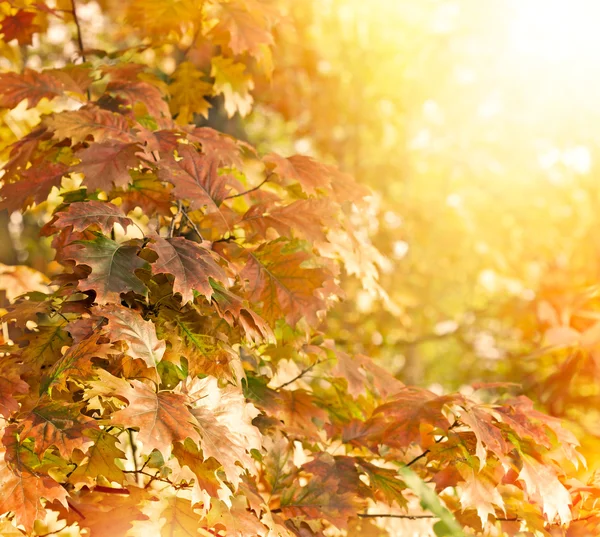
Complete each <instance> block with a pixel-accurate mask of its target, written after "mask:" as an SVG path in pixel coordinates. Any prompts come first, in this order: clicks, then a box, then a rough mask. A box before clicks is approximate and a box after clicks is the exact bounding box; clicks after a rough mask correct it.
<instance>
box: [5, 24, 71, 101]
mask: <svg viewBox="0 0 600 537" xmlns="http://www.w3.org/2000/svg"><path fill="white" fill-rule="evenodd" d="M5 20H6V19H5ZM63 88H64V84H63V82H62V81H61V80H60V79H59V78H57V77H55V76H53V75H52V74H50V73H49V72H43V71H42V72H41V73H40V72H39V71H34V70H32V69H25V70H24V71H23V72H22V73H2V74H0V107H2V108H14V107H15V106H17V105H18V104H19V103H20V102H21V101H22V100H24V99H27V108H33V107H34V106H36V105H37V104H38V103H39V102H40V101H41V100H42V99H44V98H46V99H53V98H54V97H58V96H59V95H62V94H63Z"/></svg>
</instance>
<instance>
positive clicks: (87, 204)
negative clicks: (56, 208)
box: [53, 200, 132, 234]
mask: <svg viewBox="0 0 600 537" xmlns="http://www.w3.org/2000/svg"><path fill="white" fill-rule="evenodd" d="M131 223H132V222H131V219H130V218H127V217H126V216H125V214H123V211H122V210H121V209H119V207H117V206H116V205H113V204H112V203H107V202H106V201H95V200H89V201H78V202H75V203H71V204H70V205H69V207H68V208H67V210H66V211H61V212H59V213H57V215H56V221H55V222H54V224H53V225H54V227H57V228H61V227H66V226H73V230H74V231H83V230H85V229H87V228H89V227H90V226H97V227H98V228H99V229H100V231H102V232H103V233H107V234H108V233H110V232H111V230H112V229H113V227H114V225H115V224H120V225H121V226H122V227H123V228H124V229H127V226H128V225H130V224H131Z"/></svg>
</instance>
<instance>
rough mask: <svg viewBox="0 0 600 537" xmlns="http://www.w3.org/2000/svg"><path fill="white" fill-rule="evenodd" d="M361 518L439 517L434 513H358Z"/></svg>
mask: <svg viewBox="0 0 600 537" xmlns="http://www.w3.org/2000/svg"><path fill="white" fill-rule="evenodd" d="M357 516H359V517H360V518H407V519H408V520H418V519H420V518H438V517H436V516H434V515H396V514H393V513H357Z"/></svg>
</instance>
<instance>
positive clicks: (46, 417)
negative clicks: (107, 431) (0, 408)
mask: <svg viewBox="0 0 600 537" xmlns="http://www.w3.org/2000/svg"><path fill="white" fill-rule="evenodd" d="M22 423H23V428H22V429H21V431H20V433H19V436H20V438H21V439H24V438H27V437H30V438H33V439H34V440H35V453H36V454H37V455H40V456H41V455H43V454H44V452H45V451H46V450H47V449H49V448H50V447H52V446H54V447H56V448H57V449H58V451H59V452H60V454H61V455H62V456H63V457H64V458H65V459H68V458H69V457H70V456H71V454H72V453H73V450H74V449H81V450H82V451H85V450H86V449H87V448H88V447H89V446H90V445H91V444H92V443H93V441H92V440H91V439H90V438H89V437H87V436H85V431H86V430H89V429H95V428H97V427H98V426H97V425H96V422H95V421H94V420H93V419H91V418H88V417H86V416H84V415H83V414H81V405H80V404H77V403H73V404H68V403H65V402H63V401H51V400H49V399H45V400H41V401H40V402H38V404H37V405H36V406H35V408H33V409H32V410H31V412H29V414H28V415H27V416H26V417H25V418H24V420H23V422H22Z"/></svg>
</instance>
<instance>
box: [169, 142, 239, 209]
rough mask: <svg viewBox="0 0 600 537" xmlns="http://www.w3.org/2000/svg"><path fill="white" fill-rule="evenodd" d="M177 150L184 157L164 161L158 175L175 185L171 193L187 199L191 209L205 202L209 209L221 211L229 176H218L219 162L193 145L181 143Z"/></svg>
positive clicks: (201, 205) (199, 206) (178, 197)
mask: <svg viewBox="0 0 600 537" xmlns="http://www.w3.org/2000/svg"><path fill="white" fill-rule="evenodd" d="M177 152H178V153H179V156H180V157H181V159H180V160H175V159H172V158H169V159H167V160H165V161H162V162H161V163H160V165H159V170H158V178H159V179H160V180H161V181H168V182H169V183H171V184H173V186H174V187H175V188H174V189H173V191H172V195H173V196H174V197H175V198H176V199H180V200H186V201H188V202H189V204H190V207H191V208H192V209H199V208H201V207H203V206H205V205H206V210H207V211H208V212H215V211H218V209H219V205H220V204H221V203H222V202H223V200H224V199H225V198H226V197H227V194H228V189H227V176H225V175H219V173H218V161H217V160H216V159H215V158H210V157H209V156H207V155H205V154H204V153H200V152H198V151H197V150H196V149H195V148H194V147H193V146H190V145H182V144H180V147H178V149H177Z"/></svg>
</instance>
